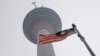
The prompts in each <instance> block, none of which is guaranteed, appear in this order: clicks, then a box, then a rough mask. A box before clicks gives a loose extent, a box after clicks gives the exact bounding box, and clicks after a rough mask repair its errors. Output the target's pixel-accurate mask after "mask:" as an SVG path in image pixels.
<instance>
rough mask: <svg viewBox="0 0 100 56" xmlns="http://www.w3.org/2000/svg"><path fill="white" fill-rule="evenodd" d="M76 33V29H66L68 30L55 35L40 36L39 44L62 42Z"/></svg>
mask: <svg viewBox="0 0 100 56" xmlns="http://www.w3.org/2000/svg"><path fill="white" fill-rule="evenodd" d="M75 33H76V32H75V31H74V28H70V29H66V30H63V31H60V32H57V33H55V34H50V35H42V34H40V35H39V44H47V43H52V42H57V41H61V40H64V39H65V38H67V37H68V36H70V35H72V34H75Z"/></svg>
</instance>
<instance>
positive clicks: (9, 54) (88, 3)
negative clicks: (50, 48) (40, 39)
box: [0, 0, 100, 56]
mask: <svg viewBox="0 0 100 56" xmlns="http://www.w3.org/2000/svg"><path fill="white" fill-rule="evenodd" d="M33 1H34V0H0V56H36V55H37V49H36V48H37V46H36V45H35V44H33V43H31V42H30V41H29V40H27V38H26V37H25V36H24V34H23V30H22V23H23V20H24V18H25V16H26V14H27V13H28V12H29V11H31V10H32V9H34V8H35V7H34V5H32V4H31V3H32V2H33ZM35 1H36V4H37V7H41V6H44V7H48V8H51V9H53V10H54V11H56V12H57V13H58V14H59V16H60V18H61V20H62V29H67V28H70V27H71V24H72V23H75V24H76V25H77V27H78V29H79V30H80V32H81V33H82V35H83V36H84V37H85V38H86V41H87V42H88V44H89V45H90V46H91V48H92V50H93V51H94V52H95V54H96V55H97V56H100V53H99V52H100V0H35ZM53 45H54V50H55V54H56V56H91V55H90V54H89V52H88V51H87V49H86V47H85V46H84V44H83V43H82V42H81V41H80V39H79V38H78V37H77V35H76V34H74V35H72V36H70V37H68V38H67V39H65V40H63V41H61V42H56V43H54V44H53Z"/></svg>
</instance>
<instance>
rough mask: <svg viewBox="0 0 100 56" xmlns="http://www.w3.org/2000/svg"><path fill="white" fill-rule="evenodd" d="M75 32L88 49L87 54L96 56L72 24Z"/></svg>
mask: <svg viewBox="0 0 100 56" xmlns="http://www.w3.org/2000/svg"><path fill="white" fill-rule="evenodd" d="M72 26H73V28H74V30H75V32H76V33H77V35H78V37H79V38H80V40H81V41H82V42H83V43H84V44H85V46H86V48H87V49H88V51H89V53H90V54H91V56H96V55H95V53H94V52H93V50H92V49H91V48H90V46H89V45H88V43H87V42H86V41H85V38H84V37H83V36H82V35H81V33H80V32H79V31H78V29H77V28H76V25H75V24H72Z"/></svg>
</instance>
